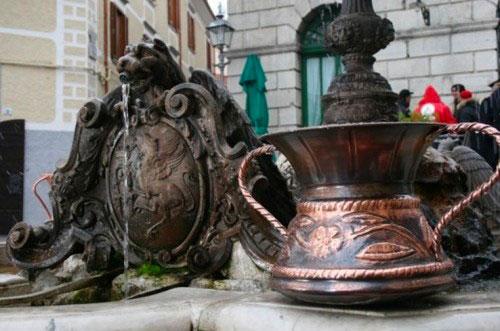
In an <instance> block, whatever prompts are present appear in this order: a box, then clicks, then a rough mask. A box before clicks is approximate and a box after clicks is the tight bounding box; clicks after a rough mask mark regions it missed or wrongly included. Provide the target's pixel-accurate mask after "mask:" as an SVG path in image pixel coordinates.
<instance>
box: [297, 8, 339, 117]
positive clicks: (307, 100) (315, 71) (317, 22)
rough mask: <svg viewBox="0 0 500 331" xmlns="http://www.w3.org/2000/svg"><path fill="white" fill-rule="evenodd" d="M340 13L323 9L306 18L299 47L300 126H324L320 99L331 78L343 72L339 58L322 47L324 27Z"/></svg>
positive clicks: (335, 9) (334, 9)
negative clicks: (300, 61)
mask: <svg viewBox="0 0 500 331" xmlns="http://www.w3.org/2000/svg"><path fill="white" fill-rule="evenodd" d="M339 12H340V6H338V5H335V4H334V5H323V6H321V7H318V8H317V9H315V10H313V11H312V12H311V13H310V14H309V15H307V16H306V18H305V20H306V24H305V28H304V30H303V32H302V36H301V44H302V50H301V55H302V63H301V69H302V86H304V88H302V123H303V126H316V125H320V124H321V123H322V122H323V107H322V105H321V97H322V96H323V95H324V94H325V93H326V92H327V90H328V87H329V86H330V83H331V81H332V79H333V78H335V77H336V76H338V75H340V74H341V73H342V71H343V66H342V62H341V60H340V56H333V55H331V54H330V53H329V51H328V50H327V49H325V48H324V46H323V40H324V34H325V27H326V26H328V24H329V23H330V22H331V21H333V20H334V19H335V17H336V16H337V15H338V13H339Z"/></svg>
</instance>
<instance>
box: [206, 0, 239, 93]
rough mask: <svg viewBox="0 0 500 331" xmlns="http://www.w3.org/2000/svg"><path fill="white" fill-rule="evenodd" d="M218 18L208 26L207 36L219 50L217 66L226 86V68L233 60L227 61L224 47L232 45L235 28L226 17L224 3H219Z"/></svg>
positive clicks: (222, 82)
mask: <svg viewBox="0 0 500 331" xmlns="http://www.w3.org/2000/svg"><path fill="white" fill-rule="evenodd" d="M216 18H217V19H216V20H215V21H213V22H211V23H210V24H209V25H208V26H207V36H208V39H210V42H211V43H212V46H214V47H215V48H217V49H218V50H219V63H217V64H216V65H215V66H216V67H217V68H219V70H220V72H221V85H222V86H224V68H225V67H226V65H228V64H229V63H230V62H231V61H226V57H225V56H224V47H227V48H229V47H231V40H232V39H233V32H234V28H233V27H232V26H231V24H230V23H229V22H228V21H226V20H225V19H224V14H223V13H222V5H219V13H218V14H217V16H216Z"/></svg>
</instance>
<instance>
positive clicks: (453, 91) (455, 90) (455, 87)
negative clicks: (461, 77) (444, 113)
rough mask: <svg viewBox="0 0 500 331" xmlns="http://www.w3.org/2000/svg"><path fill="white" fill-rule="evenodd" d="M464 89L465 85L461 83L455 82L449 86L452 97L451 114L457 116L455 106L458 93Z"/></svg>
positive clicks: (458, 100)
mask: <svg viewBox="0 0 500 331" xmlns="http://www.w3.org/2000/svg"><path fill="white" fill-rule="evenodd" d="M463 91H465V86H463V85H462V84H455V85H453V86H452V87H451V96H452V97H453V107H452V109H453V115H455V117H456V116H457V106H458V104H459V103H460V93H462V92H463Z"/></svg>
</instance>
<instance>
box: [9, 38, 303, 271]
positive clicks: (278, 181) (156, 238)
mask: <svg viewBox="0 0 500 331" xmlns="http://www.w3.org/2000/svg"><path fill="white" fill-rule="evenodd" d="M118 70H119V72H120V78H121V80H122V81H123V82H126V83H128V84H130V98H129V100H130V101H129V102H128V104H127V105H125V104H124V103H123V102H124V101H123V99H122V95H121V88H120V87H118V88H116V89H115V90H113V91H111V92H110V93H108V94H107V95H106V96H105V97H104V98H103V100H97V99H95V100H92V101H90V102H88V103H86V104H85V105H84V106H83V107H82V109H81V110H80V112H79V114H78V123H77V125H76V129H75V135H74V141H73V146H72V149H71V154H70V156H69V159H68V161H67V162H66V164H65V165H64V166H63V167H61V168H58V169H57V170H56V171H55V173H54V175H53V180H52V187H51V192H50V199H51V203H52V210H53V215H54V216H53V219H52V220H50V221H49V222H47V223H46V224H44V225H43V226H41V227H38V228H32V227H31V226H30V225H28V224H27V223H18V224H16V225H15V226H14V228H13V229H12V230H11V232H10V234H9V237H8V254H9V257H10V259H11V261H12V262H13V263H14V264H16V265H17V266H19V267H20V268H23V269H27V270H37V269H43V268H48V267H51V266H54V265H55V264H57V263H60V262H61V261H63V260H64V259H65V258H66V257H67V256H69V255H70V254H74V253H77V252H82V251H83V252H84V257H85V259H86V261H87V265H88V268H89V269H104V268H108V267H109V265H110V262H111V261H112V259H113V256H115V255H117V256H121V255H122V254H123V246H124V245H123V241H124V238H125V237H126V228H127V227H128V233H129V235H128V247H129V248H128V250H129V251H128V254H129V259H130V262H131V263H132V264H136V265H137V264H141V263H146V262H149V263H159V264H161V265H164V266H169V267H183V266H188V267H189V268H190V269H191V270H192V271H193V272H195V273H200V274H201V273H207V272H212V271H215V270H217V269H218V268H220V267H221V266H222V265H223V264H224V263H225V262H226V260H227V259H228V257H229V256H230V252H231V248H232V240H234V238H237V237H239V238H240V239H241V241H242V242H243V245H244V247H245V248H246V249H247V251H248V252H249V255H250V256H251V257H252V258H254V259H255V260H256V261H257V262H258V263H260V264H261V265H266V264H267V263H271V262H272V261H274V259H275V258H276V257H277V253H278V251H279V250H280V247H281V245H282V241H283V238H281V236H280V235H279V233H277V232H276V231H275V230H273V229H272V228H270V227H269V226H268V224H267V222H265V221H264V220H262V219H261V218H260V216H258V215H253V214H251V211H250V208H248V206H247V204H246V202H245V201H244V199H243V198H242V197H241V194H240V192H239V189H238V186H237V182H236V181H237V170H238V168H239V165H240V163H241V162H242V160H243V157H244V156H245V155H246V153H247V151H248V150H251V149H254V148H256V147H259V146H261V142H260V141H259V140H258V138H257V136H256V135H255V134H254V132H253V131H252V129H251V128H250V125H249V121H248V119H247V118H246V116H245V114H244V113H243V111H242V110H241V109H240V108H239V107H238V106H237V104H236V103H235V102H234V100H233V98H232V97H231V96H230V94H229V93H228V92H227V91H226V90H225V89H224V88H221V87H219V86H217V84H216V82H215V79H214V78H213V77H212V76H211V75H210V74H208V73H205V72H202V71H195V72H194V73H193V74H192V77H191V79H190V82H189V83H187V82H186V80H185V78H184V75H183V74H182V71H181V70H180V68H179V67H178V65H177V64H176V62H175V61H174V60H173V58H172V56H171V55H170V53H169V51H168V48H167V47H166V45H165V44H163V42H161V41H159V40H154V41H153V42H148V43H142V44H139V45H137V46H128V47H127V50H126V54H125V55H124V56H123V57H122V58H120V59H119V61H118ZM123 111H128V115H129V119H130V123H129V129H128V134H127V135H126V134H125V125H124V120H123V117H122V112H123ZM254 168H255V170H254V172H253V173H252V174H250V176H249V181H250V182H251V183H252V187H253V192H254V194H255V195H256V196H257V197H258V198H259V200H261V201H262V203H263V204H264V205H265V206H266V207H267V208H269V210H270V211H271V212H273V213H276V216H277V217H278V218H279V219H281V220H284V222H285V223H287V222H288V221H289V220H291V219H292V217H293V216H294V214H295V205H294V200H293V197H292V195H291V194H290V193H289V192H288V190H287V189H286V183H285V181H284V180H283V178H282V177H281V175H280V173H279V171H278V170H277V168H276V167H275V166H274V164H273V163H272V160H271V159H270V158H269V157H262V158H260V159H259V160H258V161H257V162H256V164H255V167H254ZM125 183H126V185H125ZM285 225H286V224H285Z"/></svg>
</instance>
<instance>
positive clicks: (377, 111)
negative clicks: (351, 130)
mask: <svg viewBox="0 0 500 331" xmlns="http://www.w3.org/2000/svg"><path fill="white" fill-rule="evenodd" d="M393 40H394V27H393V26H392V23H391V21H389V20H388V19H386V18H381V17H379V16H377V15H376V14H375V12H374V10H373V6H372V1H371V0H355V1H346V0H344V1H343V2H342V10H341V13H340V16H339V17H338V18H337V19H336V20H335V21H333V22H332V23H331V24H330V25H329V26H328V29H327V32H326V35H325V45H326V46H327V47H328V48H330V49H331V50H332V52H334V53H335V54H340V55H343V56H344V58H343V63H344V66H345V71H346V72H345V73H344V74H342V75H341V76H339V77H337V78H336V79H335V80H333V81H332V83H331V85H330V87H329V89H328V94H326V95H325V96H324V97H323V105H324V108H325V116H324V122H325V124H332V123H339V124H342V123H356V122H374V121H395V120H396V119H397V108H396V106H395V101H396V99H397V96H396V94H394V93H393V92H392V89H391V86H390V85H389V83H388V82H387V80H386V79H385V78H384V77H382V76H381V75H380V74H378V73H376V72H374V71H373V64H374V63H375V58H374V57H373V55H374V54H375V53H377V52H378V51H380V50H381V49H384V48H385V47H387V45H389V43H390V42H391V41H393ZM374 100H376V101H375V102H374Z"/></svg>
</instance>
